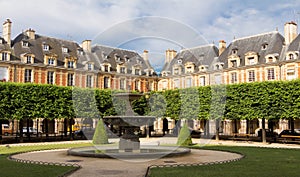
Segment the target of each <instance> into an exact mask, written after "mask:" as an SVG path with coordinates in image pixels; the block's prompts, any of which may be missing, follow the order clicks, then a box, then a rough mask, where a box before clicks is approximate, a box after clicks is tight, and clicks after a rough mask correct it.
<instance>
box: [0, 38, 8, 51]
mask: <svg viewBox="0 0 300 177" xmlns="http://www.w3.org/2000/svg"><path fill="white" fill-rule="evenodd" d="M0 40H1V42H0V50H11V48H10V46H9V45H8V44H7V42H6V41H5V40H4V38H2V37H0Z"/></svg>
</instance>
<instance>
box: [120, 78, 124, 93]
mask: <svg viewBox="0 0 300 177" xmlns="http://www.w3.org/2000/svg"><path fill="white" fill-rule="evenodd" d="M120 89H121V90H125V79H123V78H122V79H120Z"/></svg>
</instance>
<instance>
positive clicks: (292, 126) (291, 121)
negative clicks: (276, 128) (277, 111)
mask: <svg viewBox="0 0 300 177" xmlns="http://www.w3.org/2000/svg"><path fill="white" fill-rule="evenodd" d="M290 128H291V132H292V134H294V133H295V121H294V119H293V118H291V119H290Z"/></svg>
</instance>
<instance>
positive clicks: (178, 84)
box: [174, 79, 180, 88]
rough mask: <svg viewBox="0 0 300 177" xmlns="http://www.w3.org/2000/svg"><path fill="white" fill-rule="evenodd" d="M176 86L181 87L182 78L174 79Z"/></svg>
mask: <svg viewBox="0 0 300 177" xmlns="http://www.w3.org/2000/svg"><path fill="white" fill-rule="evenodd" d="M174 88H180V80H179V79H175V80H174Z"/></svg>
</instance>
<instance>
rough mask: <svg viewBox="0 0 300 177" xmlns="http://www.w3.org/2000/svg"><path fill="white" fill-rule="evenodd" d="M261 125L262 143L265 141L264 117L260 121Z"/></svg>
mask: <svg viewBox="0 0 300 177" xmlns="http://www.w3.org/2000/svg"><path fill="white" fill-rule="evenodd" d="M261 123H262V125H261V127H262V129H261V138H262V143H267V136H266V126H265V123H266V119H265V118H263V119H262V121H261Z"/></svg>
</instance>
